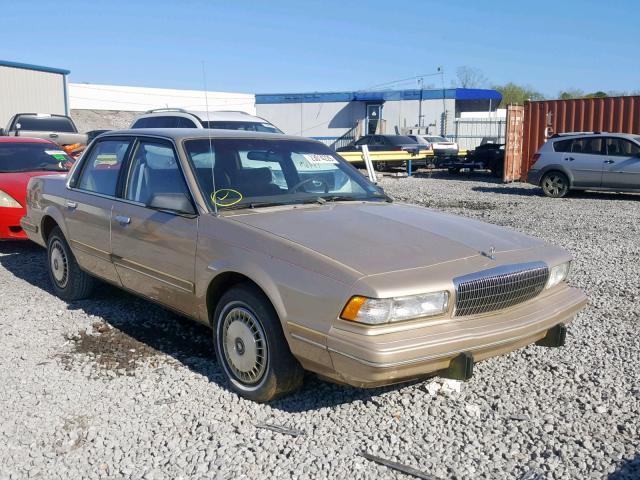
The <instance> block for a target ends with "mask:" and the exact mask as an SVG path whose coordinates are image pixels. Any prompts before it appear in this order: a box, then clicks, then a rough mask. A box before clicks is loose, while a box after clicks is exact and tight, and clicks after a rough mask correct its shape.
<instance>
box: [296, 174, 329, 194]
mask: <svg viewBox="0 0 640 480" xmlns="http://www.w3.org/2000/svg"><path fill="white" fill-rule="evenodd" d="M312 182H313V183H315V184H317V183H319V184H320V185H324V193H329V184H328V183H327V182H325V181H324V180H322V179H321V178H316V177H311V178H307V179H305V180H302V181H300V182H298V183H296V184H295V185H294V186H293V187H291V188H290V189H289V190H287V193H293V192H295V191H297V190H298V189H299V188H300V187H301V186H303V185H306V184H307V183H312Z"/></svg>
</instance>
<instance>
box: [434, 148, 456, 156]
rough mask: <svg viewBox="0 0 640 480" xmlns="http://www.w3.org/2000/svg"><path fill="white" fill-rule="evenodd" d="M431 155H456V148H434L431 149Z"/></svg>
mask: <svg viewBox="0 0 640 480" xmlns="http://www.w3.org/2000/svg"><path fill="white" fill-rule="evenodd" d="M433 155H434V156H436V157H457V156H458V149H457V148H436V149H434V150H433Z"/></svg>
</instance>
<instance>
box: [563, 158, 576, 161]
mask: <svg viewBox="0 0 640 480" xmlns="http://www.w3.org/2000/svg"><path fill="white" fill-rule="evenodd" d="M564 160H565V162H566V161H567V160H568V161H570V162H573V161H574V160H575V158H573V157H566V158H565V159H564Z"/></svg>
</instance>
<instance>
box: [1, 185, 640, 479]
mask: <svg viewBox="0 0 640 480" xmlns="http://www.w3.org/2000/svg"><path fill="white" fill-rule="evenodd" d="M381 184H382V185H383V186H384V187H385V188H386V189H387V191H388V192H389V193H390V194H391V195H393V196H395V197H396V199H398V200H401V201H407V202H412V203H418V204H421V205H426V206H429V207H432V208H436V209H439V210H443V211H446V212H451V213H456V214H460V215H465V216H469V217H474V218H479V219H482V220H484V221H487V222H491V223H496V224H500V225H505V226H508V227H511V228H515V229H517V230H520V231H523V232H526V233H528V234H531V235H534V236H537V237H540V238H543V239H546V240H548V241H550V242H553V243H556V244H559V245H562V246H564V247H566V248H568V249H569V250H570V251H571V252H572V253H573V254H574V255H575V262H574V268H573V274H572V283H573V284H575V285H577V286H580V287H581V288H583V289H584V290H585V291H586V292H587V294H588V296H589V300H590V306H589V307H588V308H587V309H586V310H585V311H584V312H583V313H581V314H580V315H579V316H578V318H577V320H576V322H575V323H574V324H573V325H572V327H571V328H570V330H569V336H568V345H567V346H566V347H565V348H562V349H544V348H541V347H535V346H533V347H528V348H526V349H524V350H521V351H518V352H515V353H512V354H510V355H507V356H505V357H501V358H496V359H492V360H489V361H486V362H484V363H481V364H479V365H477V367H476V369H475V375H474V378H473V379H472V380H470V381H469V382H467V383H464V384H462V385H459V384H455V383H445V384H444V386H443V384H442V381H440V380H438V379H435V380H430V381H423V382H418V383H413V384H410V385H403V386H399V387H398V386H397V387H393V388H385V389H376V390H358V389H353V388H348V387H341V386H335V385H331V384H328V383H324V382H322V381H320V380H317V379H315V378H314V377H311V376H310V377H309V378H307V379H306V381H305V385H304V387H303V389H302V390H301V391H300V392H298V393H296V394H295V395H293V396H291V397H289V398H286V399H283V400H280V401H278V402H275V403H273V404H270V405H258V404H255V403H252V402H249V401H245V400H242V399H240V398H239V397H237V396H236V395H235V394H233V393H231V392H230V391H229V390H228V389H227V387H226V385H225V381H224V379H223V376H222V373H221V371H220V369H219V368H218V366H217V365H216V364H215V360H214V358H213V355H212V352H211V349H210V348H209V340H210V339H209V333H208V331H207V330H206V329H205V328H201V327H199V326H198V325H195V324H193V323H191V322H188V321H186V320H183V319H180V318H178V317H176V316H175V315H173V314H171V313H169V312H167V311H165V310H163V309H161V308H159V307H156V306H154V305H152V304H150V303H148V302H145V301H143V300H140V299H137V298H135V297H133V296H131V295H128V294H126V293H123V292H121V291H119V290H116V289H114V288H111V287H107V286H104V287H102V288H100V290H99V291H98V292H97V293H96V294H95V296H94V298H93V299H91V300H90V301H81V302H75V303H72V304H66V303H65V302H62V301H61V300H59V299H57V298H56V297H54V296H53V295H52V293H51V289H50V287H49V284H48V280H47V277H46V272H45V269H44V264H45V253H44V250H42V249H40V248H38V247H36V246H34V245H31V244H16V243H4V244H0V302H1V305H2V313H1V317H0V352H2V362H1V363H0V382H1V385H2V389H1V390H0V479H7V478H26V477H33V478H61V479H75V478H101V477H104V478H107V477H109V478H123V477H125V478H145V479H150V478H209V479H210V478H410V477H408V476H407V475H406V474H404V473H400V472H397V471H395V470H392V469H390V468H389V467H386V466H382V465H378V464H376V463H374V462H372V461H370V460H368V459H366V458H364V457H363V456H362V455H361V452H367V453H369V454H373V455H377V456H379V457H383V458H385V459H389V460H393V461H395V462H399V463H402V464H404V465H407V466H410V467H413V468H415V469H417V470H419V471H421V472H424V478H438V479H447V478H474V479H475V478H487V479H499V478H508V479H529V480H532V479H534V478H539V479H541V478H548V479H550V478H557V479H566V478H576V479H577V478H579V479H585V478H610V479H616V480H620V479H631V478H635V479H637V478H640V369H639V367H638V365H639V363H640V337H639V336H638V332H639V331H640V326H639V323H640V313H639V311H640V306H639V304H640V286H639V280H638V279H639V278H640V267H639V264H640V197H638V196H632V195H627V196H623V195H606V194H581V195H579V196H573V197H571V198H568V199H562V200H553V199H547V198H543V197H541V196H540V195H539V192H538V190H536V189H534V188H532V187H530V186H527V185H520V184H515V185H503V184H499V183H493V182H491V181H487V178H486V177H483V176H482V175H480V174H478V175H477V176H474V177H464V176H461V177H456V178H455V179H453V177H449V176H446V175H443V174H436V175H434V176H429V175H423V176H421V175H419V174H418V175H416V176H414V177H413V178H401V179H396V178H389V177H386V178H384V179H383V180H382V181H381ZM457 386H461V389H460V392H457V391H456V388H455V387H457ZM262 423H267V424H271V425H275V426H280V427H286V428H289V429H292V430H291V431H285V432H276V431H273V430H269V429H266V428H261V427H260V424H262Z"/></svg>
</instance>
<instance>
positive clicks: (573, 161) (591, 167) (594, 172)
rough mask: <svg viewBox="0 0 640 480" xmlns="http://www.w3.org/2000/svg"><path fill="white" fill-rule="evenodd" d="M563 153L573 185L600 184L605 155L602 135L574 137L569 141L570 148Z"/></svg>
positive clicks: (580, 186)
mask: <svg viewBox="0 0 640 480" xmlns="http://www.w3.org/2000/svg"><path fill="white" fill-rule="evenodd" d="M563 155H564V157H563V160H564V161H563V163H564V164H565V166H566V167H567V168H568V169H570V170H571V173H572V174H573V186H574V187H578V188H588V187H599V186H600V185H601V184H602V165H603V161H604V156H605V148H604V139H603V138H602V137H584V138H577V139H574V140H572V141H571V150H570V151H568V152H565V153H564V154H563Z"/></svg>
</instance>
